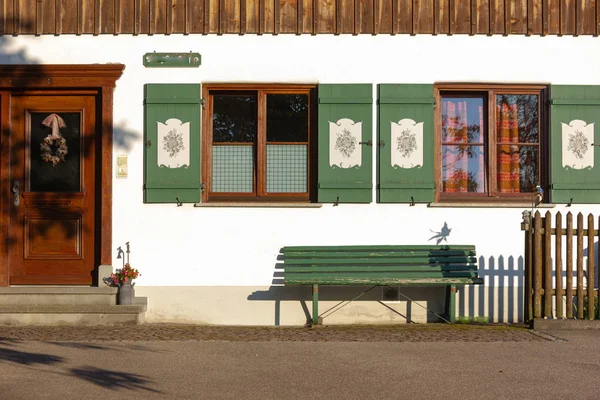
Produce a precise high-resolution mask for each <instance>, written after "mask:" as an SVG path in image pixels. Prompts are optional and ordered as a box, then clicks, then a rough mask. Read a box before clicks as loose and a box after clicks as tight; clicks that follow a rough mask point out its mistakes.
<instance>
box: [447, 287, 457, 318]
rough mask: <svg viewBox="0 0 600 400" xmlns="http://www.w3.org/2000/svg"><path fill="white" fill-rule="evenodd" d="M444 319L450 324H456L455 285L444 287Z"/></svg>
mask: <svg viewBox="0 0 600 400" xmlns="http://www.w3.org/2000/svg"><path fill="white" fill-rule="evenodd" d="M444 312H445V313H446V318H447V319H448V321H450V322H451V323H454V322H456V285H448V286H446V309H445V310H444Z"/></svg>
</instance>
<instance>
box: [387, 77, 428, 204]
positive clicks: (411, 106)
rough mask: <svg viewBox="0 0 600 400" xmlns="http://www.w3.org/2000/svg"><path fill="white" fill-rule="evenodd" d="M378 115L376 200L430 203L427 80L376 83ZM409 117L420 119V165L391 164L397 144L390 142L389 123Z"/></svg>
mask: <svg viewBox="0 0 600 400" xmlns="http://www.w3.org/2000/svg"><path fill="white" fill-rule="evenodd" d="M378 99H379V117H378V130H379V139H378V142H380V143H382V142H383V143H384V145H383V147H381V146H379V147H378V153H377V154H378V160H377V166H378V167H377V187H378V190H377V202H378V203H411V202H415V203H430V202H432V201H433V200H434V195H435V179H434V166H433V162H434V139H433V138H434V134H433V129H434V124H433V108H434V97H433V85H429V84H417V85H415V84H406V85H399V84H381V85H379V86H378ZM404 119H411V120H413V121H414V122H415V123H416V124H418V123H421V122H422V123H423V145H422V147H421V146H417V147H418V148H417V149H416V151H418V152H423V165H415V166H414V167H412V168H400V167H399V166H398V165H392V153H393V152H397V151H398V144H397V143H392V123H395V124H398V123H399V122H400V121H401V120H404Z"/></svg>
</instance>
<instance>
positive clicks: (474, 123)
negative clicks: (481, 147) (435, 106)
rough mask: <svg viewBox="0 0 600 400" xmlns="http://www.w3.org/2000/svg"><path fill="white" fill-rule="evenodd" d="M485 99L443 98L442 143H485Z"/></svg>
mask: <svg viewBox="0 0 600 400" xmlns="http://www.w3.org/2000/svg"><path fill="white" fill-rule="evenodd" d="M483 100H484V99H483V98H482V97H459V98H454V97H444V98H442V142H443V143H483V137H484V131H483V130H484V124H483V112H484V110H483Z"/></svg>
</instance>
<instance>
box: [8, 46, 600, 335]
mask: <svg viewBox="0 0 600 400" xmlns="http://www.w3.org/2000/svg"><path fill="white" fill-rule="evenodd" d="M599 40H600V39H598V38H593V37H576V38H575V37H543V38H542V37H524V36H517V35H514V36H512V35H511V36H509V37H502V36H493V37H487V36H472V37H471V36H462V35H461V36H452V37H449V36H438V37H433V36H426V35H422V36H403V35H400V36H385V35H382V36H367V35H364V36H357V37H355V36H326V35H321V36H288V35H279V36H260V37H259V36H250V35H249V36H233V35H232V36H220V37H219V36H187V37H186V36H180V35H172V36H152V37H148V36H138V37H132V36H127V35H122V36H118V37H115V36H98V37H93V36H81V37H75V36H60V37H51V36H44V37H28V36H21V37H15V38H12V37H4V38H3V40H2V42H0V62H13V63H14V62H27V63H59V64H62V63H76V64H85V63H110V62H118V63H123V64H125V65H126V69H125V72H124V74H123V76H122V77H121V78H120V79H119V80H118V81H117V88H116V90H115V102H114V122H115V149H114V155H115V159H116V156H117V155H127V156H128V161H129V176H128V178H126V179H116V178H115V180H114V184H113V205H114V209H113V218H114V220H113V243H114V249H113V257H114V258H115V259H114V262H113V265H114V266H115V267H118V266H120V265H121V260H118V259H116V255H117V252H116V247H117V246H119V245H121V244H124V243H125V242H127V241H129V242H130V243H131V249H132V253H131V262H132V264H133V265H134V266H135V267H137V268H139V269H140V271H141V272H142V277H141V278H139V280H138V284H137V286H136V288H137V289H138V295H147V296H148V297H149V312H148V318H147V319H148V320H150V321H169V320H177V321H189V322H202V323H233V324H235V323H259V324H273V323H291V324H294V323H303V322H304V321H303V314H302V310H301V309H300V307H299V306H298V304H297V302H291V303H290V304H288V305H285V306H282V307H281V308H280V311H281V313H282V314H285V312H284V310H285V309H286V307H290V310H289V312H288V314H287V316H283V317H279V318H275V319H274V317H273V315H274V314H273V310H274V307H276V306H275V304H274V301H272V300H269V299H267V300H262V301H258V300H257V301H253V300H251V299H250V300H249V299H248V296H251V295H252V293H253V292H255V291H257V290H263V291H268V289H269V286H271V285H272V283H273V279H274V272H275V266H276V263H277V254H278V251H279V249H280V248H281V247H282V246H285V245H310V244H320V245H327V244H332V245H333V244H340V245H341V244H428V243H429V244H431V243H433V241H431V240H430V238H431V237H432V236H434V233H433V232H435V231H439V230H440V228H441V227H442V226H443V225H444V223H446V224H447V225H448V227H449V228H451V229H452V231H451V234H450V236H449V237H448V238H447V243H450V244H475V245H476V246H477V252H478V255H480V257H481V258H480V269H481V273H482V275H483V276H484V277H485V278H486V285H485V287H482V288H475V289H471V290H470V291H469V290H465V291H463V292H462V293H461V299H460V300H459V302H458V306H459V312H460V315H470V316H490V317H491V318H492V319H496V320H503V321H508V320H516V319H518V318H519V317H521V315H520V313H519V311H518V308H519V301H520V300H519V299H522V295H521V294H520V290H521V288H520V287H519V285H520V281H521V279H522V278H521V277H522V269H523V266H522V252H523V249H522V247H523V245H522V243H523V239H522V238H523V234H522V232H521V231H520V221H521V213H522V211H523V208H433V207H428V206H426V205H417V206H414V207H410V206H409V205H403V204H398V205H380V204H376V203H372V204H365V205H345V204H343V205H339V206H337V207H334V206H333V205H331V204H326V205H323V206H322V207H321V208H242V207H234V208H213V207H210V208H209V207H206V208H194V207H192V205H184V206H183V207H176V206H175V205H145V204H143V201H142V195H143V193H142V184H143V180H142V171H143V165H142V154H143V148H142V137H143V85H144V84H145V83H178V82H184V83H187V82H227V83H235V82H282V83H373V84H374V86H373V90H374V98H376V93H375V91H376V84H378V83H433V82H443V81H446V82H458V81H463V82H480V81H486V82H511V83H516V82H526V83H553V84H600V41H599ZM152 51H157V52H161V51H165V52H187V51H195V52H200V53H201V55H202V65H201V67H200V68H198V69H176V70H173V69H146V68H144V67H143V65H142V55H143V54H144V53H146V52H152ZM373 107H374V115H376V110H375V107H376V104H374V105H373ZM375 123H376V121H375V118H374V126H373V132H376V127H375ZM373 151H374V152H375V149H374V148H373ZM374 159H375V158H374ZM113 174H114V176H116V174H115V173H114V172H113ZM373 181H375V171H373ZM375 197H376V196H375V192H374V193H373V199H375ZM555 210H563V211H565V210H566V211H572V212H579V211H582V212H584V213H586V214H587V213H590V212H592V213H594V214H595V215H597V214H598V211H599V210H600V207H597V206H572V207H570V208H568V209H566V208H565V207H564V205H557V207H556V208H555ZM215 287H220V288H221V289H216V288H215ZM217 293H220V294H221V297H218V296H219V295H218V294H217ZM372 303H374V304H369V307H370V310H371V311H368V310H367V311H365V312H364V313H362V312H356V308H355V309H352V306H350V307H347V308H346V309H345V310H346V311H343V312H341V314H339V315H342V316H344V315H345V316H346V317H347V318H346V319H344V318H342V317H341V318H340V322H357V321H360V322H365V321H375V322H377V321H390V320H394V318H395V317H380V316H379V315H380V314H381V313H386V312H388V310H385V307H381V305H380V304H378V303H377V302H372ZM308 306H309V308H310V302H308ZM363 306H365V307H366V303H365V302H362V303H360V304H359V307H363ZM277 307H280V306H277ZM292 309H293V311H292ZM322 309H323V310H325V309H327V302H325V303H324V304H323V305H322ZM352 310H354V311H352ZM377 310H379V311H377ZM382 310H383V311H382ZM344 313H345V314H344ZM360 314H362V315H360ZM381 315H383V314H381ZM369 316H371V317H372V318H371V319H369ZM400 319H402V318H400Z"/></svg>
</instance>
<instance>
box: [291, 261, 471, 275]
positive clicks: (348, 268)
mask: <svg viewBox="0 0 600 400" xmlns="http://www.w3.org/2000/svg"><path fill="white" fill-rule="evenodd" d="M285 270H286V272H295V273H300V272H308V273H310V272H317V273H323V272H334V273H335V272H396V271H402V272H420V273H428V272H440V271H477V265H476V264H467V265H384V266H380V265H376V266H373V265H368V266H356V265H342V266H332V265H322V264H319V265H313V266H310V265H303V266H296V265H288V264H287V263H286V264H285Z"/></svg>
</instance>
